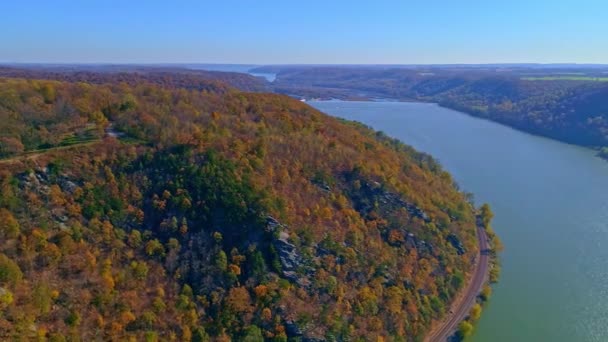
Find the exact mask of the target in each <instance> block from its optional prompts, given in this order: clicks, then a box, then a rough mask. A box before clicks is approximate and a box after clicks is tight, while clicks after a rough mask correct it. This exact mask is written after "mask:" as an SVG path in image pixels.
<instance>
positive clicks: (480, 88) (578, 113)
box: [261, 67, 608, 147]
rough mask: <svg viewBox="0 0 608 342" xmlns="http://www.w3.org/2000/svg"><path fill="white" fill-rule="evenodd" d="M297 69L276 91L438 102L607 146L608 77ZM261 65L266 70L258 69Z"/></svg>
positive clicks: (282, 73)
mask: <svg viewBox="0 0 608 342" xmlns="http://www.w3.org/2000/svg"><path fill="white" fill-rule="evenodd" d="M453 69H454V68H452V69H448V70H446V69H441V68H426V69H424V68H422V69H414V68H408V69H380V68H365V67H349V68H347V67H317V68H313V67H299V68H287V67H286V68H283V69H276V70H274V69H271V70H274V71H276V72H278V73H279V75H278V78H277V80H276V81H275V82H274V84H273V86H274V89H275V91H277V92H279V93H285V94H290V95H299V96H304V97H309V98H311V97H318V98H332V97H334V98H342V99H357V98H365V97H367V98H369V97H379V98H392V99H398V100H417V101H428V102H437V103H439V104H441V105H442V106H445V107H449V108H453V109H457V110H460V111H464V112H466V113H469V114H472V115H475V116H479V117H482V118H487V119H490V120H493V121H497V122H500V123H503V124H506V125H509V126H512V127H515V128H518V129H521V130H523V131H526V132H530V133H534V134H539V135H543V136H547V137H550V138H554V139H558V140H562V141H565V142H569V143H574V144H579V145H584V146H592V147H602V146H608V82H606V81H605V78H601V77H599V76H597V75H590V76H578V77H572V76H569V77H566V76H563V77H542V74H540V75H541V76H537V77H527V76H524V75H528V74H529V73H531V72H535V73H534V74H533V75H536V74H538V73H539V72H540V71H537V70H526V69H524V70H517V72H514V71H508V72H507V71H503V72H489V71H487V70H485V71H481V70H478V69H458V70H453ZM261 70H265V69H263V68H262V69H261Z"/></svg>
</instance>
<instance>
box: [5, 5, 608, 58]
mask: <svg viewBox="0 0 608 342" xmlns="http://www.w3.org/2000/svg"><path fill="white" fill-rule="evenodd" d="M0 9H1V12H0V61H2V62H50V63H61V62H63V63H72V62H81V63H96V62H100V63H108V62H112V63H163V62H167V63H181V62H183V63H252V64H271V63H354V64H364V63H372V64H418V63H425V64H426V63H429V64H431V63H501V62H537V63H560V62H573V63H608V19H607V15H608V1H605V0H579V1H573V0H528V1H519V0H512V1H505V0H500V1H495V0H486V1H478V0H444V1H441V0H414V1H407V0H402V1H382V0H376V1H356V0H353V1H340V0H336V1H332V0H324V1H317V0H308V1H291V0H282V1H266V0H256V1H254V0H250V1H246V0H242V1H234V0H215V1H209V0H199V1H179V0H175V1H155V0H148V1H138V0H122V1H114V0H106V1H97V0H78V1H65V0H54V1H49V0H44V1H42V0H38V1H28V0H6V1H4V3H3V4H2V5H1V6H0Z"/></svg>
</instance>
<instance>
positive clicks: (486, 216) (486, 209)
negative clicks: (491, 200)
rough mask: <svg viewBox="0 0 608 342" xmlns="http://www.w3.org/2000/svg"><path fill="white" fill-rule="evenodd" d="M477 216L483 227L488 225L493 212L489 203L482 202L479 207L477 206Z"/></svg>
mask: <svg viewBox="0 0 608 342" xmlns="http://www.w3.org/2000/svg"><path fill="white" fill-rule="evenodd" d="M479 216H480V217H481V222H482V223H483V226H484V228H489V227H490V221H492V218H493V217H494V213H493V212H492V209H490V205H489V204H488V203H484V204H483V205H482V206H481V208H479Z"/></svg>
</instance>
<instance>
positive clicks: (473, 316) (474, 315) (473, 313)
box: [469, 303, 481, 322]
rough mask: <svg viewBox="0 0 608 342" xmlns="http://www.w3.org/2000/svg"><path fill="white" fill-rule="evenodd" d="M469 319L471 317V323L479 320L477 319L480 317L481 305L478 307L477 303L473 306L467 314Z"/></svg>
mask: <svg viewBox="0 0 608 342" xmlns="http://www.w3.org/2000/svg"><path fill="white" fill-rule="evenodd" d="M469 317H471V321H473V322H476V321H477V320H479V318H480V317H481V305H479V303H476V304H475V305H473V307H472V308H471V311H470V312H469Z"/></svg>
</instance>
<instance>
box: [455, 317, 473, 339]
mask: <svg viewBox="0 0 608 342" xmlns="http://www.w3.org/2000/svg"><path fill="white" fill-rule="evenodd" d="M457 334H458V337H460V338H463V339H464V338H467V337H469V336H471V335H472V334H473V324H471V323H470V322H469V321H462V322H460V325H458V332H457Z"/></svg>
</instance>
